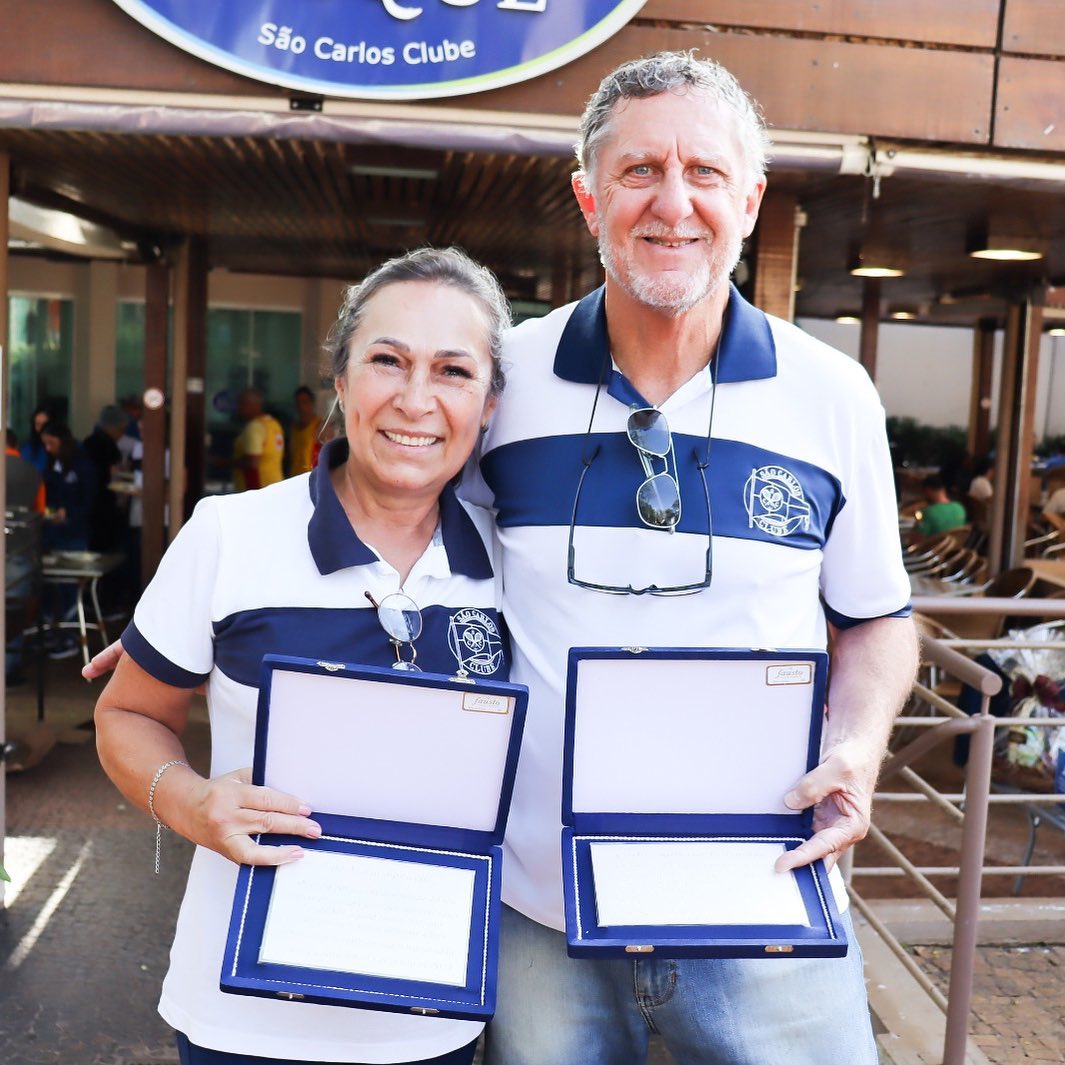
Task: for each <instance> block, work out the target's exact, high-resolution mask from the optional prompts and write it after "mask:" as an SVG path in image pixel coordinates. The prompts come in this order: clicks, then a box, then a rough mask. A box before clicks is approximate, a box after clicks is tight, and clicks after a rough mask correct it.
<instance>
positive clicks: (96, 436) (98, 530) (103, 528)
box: [82, 404, 128, 551]
mask: <svg viewBox="0 0 1065 1065" xmlns="http://www.w3.org/2000/svg"><path fill="white" fill-rule="evenodd" d="M127 423H128V419H127V417H126V415H125V414H124V413H123V411H122V408H121V407H118V406H115V405H114V404H110V405H108V406H106V407H104V408H103V409H102V410H101V411H100V417H99V418H98V419H97V420H96V425H95V427H94V428H93V431H92V432H91V433H90V434H89V435H88V436H87V437H86V438H85V440H84V441H83V443H82V450H83V451H84V452H85V454H86V456H88V459H89V461H90V462H91V463H92V465H93V469H94V471H95V474H96V476H95V482H94V492H93V499H92V506H91V507H90V510H89V550H90V551H118V550H120V549H121V547H122V542H123V538H124V529H125V525H126V516H125V512H124V510H123V508H122V507H121V506H120V505H119V501H118V497H117V496H116V495H115V493H114V492H112V491H111V488H110V487H109V486H110V484H111V481H112V479H113V478H114V476H115V474H116V473H118V471H119V469H120V468H121V466H122V451H121V450H120V449H119V446H118V442H119V440H121V439H122V437H123V435H124V434H125V431H126V425H127Z"/></svg>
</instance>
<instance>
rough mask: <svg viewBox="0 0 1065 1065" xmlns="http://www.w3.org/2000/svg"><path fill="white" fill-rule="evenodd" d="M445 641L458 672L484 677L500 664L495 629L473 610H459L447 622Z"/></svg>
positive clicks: (500, 643) (499, 643)
mask: <svg viewBox="0 0 1065 1065" xmlns="http://www.w3.org/2000/svg"><path fill="white" fill-rule="evenodd" d="M447 642H448V646H449V647H450V648H451V653H452V654H453V655H454V656H455V659H456V661H457V662H458V664H459V666H460V667H461V668H462V669H465V670H466V671H467V672H469V673H477V674H478V675H480V676H482V677H487V676H489V675H490V674H492V673H495V672H496V671H497V670H498V669H499V668H500V666H502V664H503V639H502V637H501V636H500V635H499V626H498V625H496V623H495V622H494V621H493V620H492V619H491V618H490V617H489V616H488V615H487V614H486V613H485V612H484V611H483V610H476V609H474V608H473V607H467V608H466V609H465V610H459V611H458V612H457V613H455V614H452V615H451V618H450V620H449V621H448V627H447Z"/></svg>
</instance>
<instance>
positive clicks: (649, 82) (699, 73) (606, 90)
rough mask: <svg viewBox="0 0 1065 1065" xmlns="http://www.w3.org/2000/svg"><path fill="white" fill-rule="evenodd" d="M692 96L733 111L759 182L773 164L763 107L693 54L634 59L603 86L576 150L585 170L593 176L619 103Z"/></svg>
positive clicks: (583, 119) (716, 66)
mask: <svg viewBox="0 0 1065 1065" xmlns="http://www.w3.org/2000/svg"><path fill="white" fill-rule="evenodd" d="M689 91H691V92H697V93H702V94H704V95H705V96H707V97H709V98H710V99H714V100H719V101H720V102H721V103H723V104H724V105H725V106H726V107H728V108H729V109H730V110H731V111H732V112H733V114H734V115H735V116H736V133H737V134H738V136H739V139H740V144H741V146H742V148H743V155H744V159H745V161H746V163H747V166H748V168H749V170H750V172H751V175H752V176H754V177H761V176H762V175H763V174H764V173H765V170H766V164H767V163H768V160H769V146H770V141H769V133H768V131H767V130H766V125H765V118H764V117H763V115H762V111H761V108H760V107H759V106H758V104H757V103H755V101H754V100H752V99H751V97H750V96H748V95H747V93H745V92H744V91H743V88H742V87H741V86H740V83H739V82H738V81H737V80H736V78H735V77H734V76H733V75H732V74H731V73H730V72H729V71H727V70H726V69H725V68H724V67H723V66H722V65H721V64H720V63H717V62H715V61H714V60H713V59H696V58H695V55H694V52H691V51H687V52H658V53H657V54H656V55H652V56H647V57H646V58H643V59H633V60H631V61H630V62H628V63H623V64H622V65H621V66H620V67H618V68H617V69H616V70H614V71H612V72H611V73H610V74H608V75H607V76H606V77H605V78H604V79H603V80H602V82H600V84H599V88H598V89H597V90H596V91H595V93H593V94H592V97H591V99H589V101H588V105H587V106H586V107H585V109H584V114H583V115H581V139H580V140H579V141H578V142H577V144H576V145H575V149H576V152H577V162H578V164H579V165H580V168H581V170H582V171H584V173H585V174H587V175H588V176H589V177H592V176H593V174H594V172H595V164H596V155H597V153H598V151H599V148H600V146H601V144H602V142H603V141H604V140H605V139H606V137H607V136H608V135H609V133H610V124H611V120H612V118H613V115H614V112H615V110H616V109H617V105H618V101H619V100H631V99H642V98H644V97H647V96H659V95H661V94H662V93H665V92H674V93H683V92H689Z"/></svg>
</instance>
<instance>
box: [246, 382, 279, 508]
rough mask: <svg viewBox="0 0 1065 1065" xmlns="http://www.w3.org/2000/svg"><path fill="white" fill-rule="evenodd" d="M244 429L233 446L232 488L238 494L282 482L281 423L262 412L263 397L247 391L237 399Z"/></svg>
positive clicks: (257, 391) (260, 394) (255, 391)
mask: <svg viewBox="0 0 1065 1065" xmlns="http://www.w3.org/2000/svg"><path fill="white" fill-rule="evenodd" d="M237 416H238V417H239V418H240V420H241V421H242V422H243V423H244V428H243V429H242V430H241V432H240V435H239V436H238V437H237V439H236V440H235V441H234V443H233V486H234V488H236V490H237V491H238V492H243V491H245V490H246V489H251V488H265V487H266V486H267V485H268V484H275V483H276V482H277V481H280V480H281V479H282V476H283V475H282V472H281V460H282V459H283V457H284V454H285V433H284V430H282V428H281V424H280V422H278V420H277V419H276V418H274V417H273V416H271V415H269V414H267V413H266V412H265V411H264V410H263V394H262V392H260V391H259V389H257V388H246V389H244V391H243V392H241V394H240V396H239V398H238V399H237Z"/></svg>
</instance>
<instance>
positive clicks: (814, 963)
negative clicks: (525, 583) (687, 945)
mask: <svg viewBox="0 0 1065 1065" xmlns="http://www.w3.org/2000/svg"><path fill="white" fill-rule="evenodd" d="M843 920H844V924H845V925H846V929H847V935H848V937H849V941H850V944H851V945H850V950H849V951H848V952H847V957H846V958H786V957H775V958H765V959H762V958H756V959H753V960H733V959H713V960H703V959H698V960H695V959H679V960H670V959H668V958H651V957H647V958H638V959H635V960H633V961H629V960H621V959H618V960H605V961H590V960H587V959H576V958H570V957H568V956H567V954H566V937H565V935H564V934H563V933H562V932H556V931H555V930H554V929H551V928H545V927H544V926H543V925H540V924H537V923H536V922H535V921H530V920H529V919H528V918H527V917H523V916H522V915H521V914H519V913H517V912H516V911H515V910H512V909H510V908H509V907H504V908H503V931H502V937H501V940H500V964H499V986H498V1000H499V1008H498V1010H497V1011H496V1015H495V1017H494V1019H493V1020H492V1021H491V1022H490V1023H489V1025H488V1034H487V1044H486V1045H487V1052H486V1056H485V1062H486V1065H644V1063H645V1062H646V1060H647V1045H648V1039H649V1037H650V1035H651V1033H652V1032H656V1033H658V1034H659V1035H660V1036H661V1038H662V1040H663V1041H664V1042H665V1044H666V1045H667V1046H668V1047H669V1050H670V1052H671V1053H672V1054H673V1056H674V1058H676V1060H677V1062H678V1063H679V1065H876V1062H877V1052H876V1045H875V1043H874V1041H873V1032H872V1025H871V1023H870V1018H869V1007H868V1001H867V999H866V994H865V980H864V977H863V974H862V958H861V952H860V950H859V949H858V945H857V943H856V941H855V939H854V934H853V929H852V928H851V923H850V919H849V915H847V914H844V915H843Z"/></svg>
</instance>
